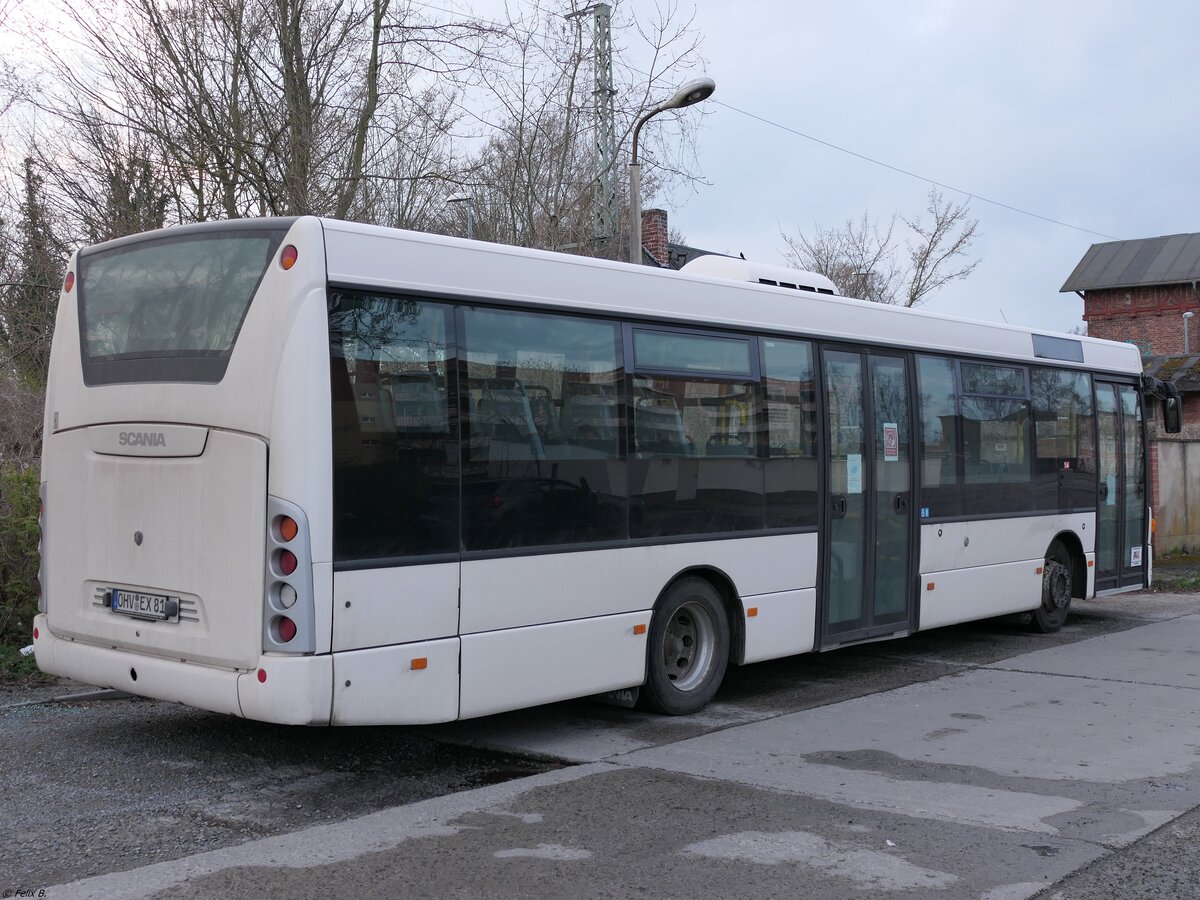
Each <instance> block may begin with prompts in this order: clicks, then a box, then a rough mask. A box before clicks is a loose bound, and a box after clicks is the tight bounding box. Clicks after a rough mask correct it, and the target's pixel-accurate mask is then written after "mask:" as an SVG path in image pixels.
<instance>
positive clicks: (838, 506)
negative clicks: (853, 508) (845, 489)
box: [832, 494, 846, 519]
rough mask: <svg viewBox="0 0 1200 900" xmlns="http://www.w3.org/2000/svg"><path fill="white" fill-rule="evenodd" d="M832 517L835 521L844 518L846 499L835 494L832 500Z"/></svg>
mask: <svg viewBox="0 0 1200 900" xmlns="http://www.w3.org/2000/svg"><path fill="white" fill-rule="evenodd" d="M832 508H833V517H834V518H835V519H843V518H845V516H846V498H845V497H843V496H842V495H841V494H835V495H834V496H833V498H832Z"/></svg>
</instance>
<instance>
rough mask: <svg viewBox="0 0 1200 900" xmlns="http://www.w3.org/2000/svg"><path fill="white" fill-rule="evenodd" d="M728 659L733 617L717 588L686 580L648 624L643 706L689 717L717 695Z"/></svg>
mask: <svg viewBox="0 0 1200 900" xmlns="http://www.w3.org/2000/svg"><path fill="white" fill-rule="evenodd" d="M728 661H729V618H728V616H727V615H726V614H725V606H724V604H723V603H722V602H721V596H720V594H718V593H717V590H716V588H714V587H713V586H712V585H711V584H709V583H708V582H707V581H705V580H704V579H703V578H684V579H682V580H680V581H678V582H676V583H675V584H673V585H672V586H671V588H670V589H669V590H668V591H667V593H666V595H665V596H664V597H663V598H662V600H660V601H659V603H658V606H657V607H656V608H655V610H654V617H653V619H652V620H651V622H650V638H649V641H648V642H647V648H646V684H645V686H644V687H643V688H642V691H641V697H640V699H641V701H642V704H643V705H644V706H645V707H646V708H648V709H651V710H653V711H654V712H658V713H663V714H665V715H669V716H686V715H690V714H691V713H694V712H697V711H699V710H701V709H703V708H704V706H705V705H706V704H707V703H708V701H710V700H711V699H712V698H713V695H715V694H716V692H717V688H719V687H720V686H721V681H722V679H723V678H724V677H725V666H726V664H727V663H728Z"/></svg>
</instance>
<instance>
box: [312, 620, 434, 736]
mask: <svg viewBox="0 0 1200 900" xmlns="http://www.w3.org/2000/svg"><path fill="white" fill-rule="evenodd" d="M333 675H334V678H333V683H334V693H333V724H334V725H427V724H430V723H433V722H452V721H454V720H455V719H456V718H458V638H450V639H448V640H444V641H427V642H424V643H418V644H403V645H401V646H398V647H376V648H375V649H373V650H356V651H354V652H353V653H335V654H334V656H333Z"/></svg>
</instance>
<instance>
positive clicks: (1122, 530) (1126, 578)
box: [1096, 381, 1146, 593]
mask: <svg viewBox="0 0 1200 900" xmlns="http://www.w3.org/2000/svg"><path fill="white" fill-rule="evenodd" d="M1096 428H1097V431H1098V433H1099V438H1100V446H1099V465H1098V467H1097V468H1098V474H1099V478H1100V484H1099V491H1098V494H1097V508H1096V591H1097V593H1101V592H1107V591H1117V590H1135V589H1137V588H1140V587H1142V585H1143V584H1144V579H1145V565H1144V559H1143V556H1144V554H1145V552H1146V540H1145V537H1146V480H1145V479H1146V474H1145V469H1146V463H1145V459H1144V454H1143V451H1142V448H1143V446H1144V445H1143V443H1142V403H1141V397H1140V395H1139V393H1138V390H1137V388H1135V387H1134V386H1133V385H1129V384H1113V383H1111V382H1107V381H1097V382H1096Z"/></svg>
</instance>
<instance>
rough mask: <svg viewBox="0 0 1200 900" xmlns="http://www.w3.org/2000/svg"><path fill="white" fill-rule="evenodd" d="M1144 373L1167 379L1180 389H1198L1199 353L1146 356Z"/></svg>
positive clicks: (1199, 373) (1199, 388)
mask: <svg viewBox="0 0 1200 900" xmlns="http://www.w3.org/2000/svg"><path fill="white" fill-rule="evenodd" d="M1142 362H1143V363H1144V364H1145V366H1146V370H1145V371H1146V374H1147V375H1153V376H1154V377H1155V378H1158V379H1160V380H1162V381H1169V382H1171V383H1172V384H1174V385H1175V387H1177V388H1179V390H1181V391H1185V392H1187V391H1200V355H1197V354H1194V353H1192V354H1188V355H1186V356H1147V357H1145V358H1144V359H1143V360H1142Z"/></svg>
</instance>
